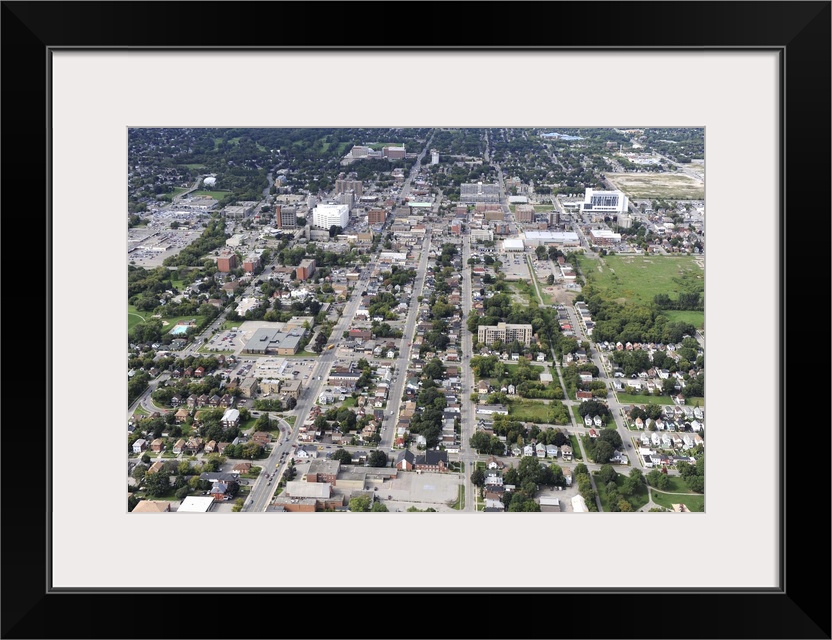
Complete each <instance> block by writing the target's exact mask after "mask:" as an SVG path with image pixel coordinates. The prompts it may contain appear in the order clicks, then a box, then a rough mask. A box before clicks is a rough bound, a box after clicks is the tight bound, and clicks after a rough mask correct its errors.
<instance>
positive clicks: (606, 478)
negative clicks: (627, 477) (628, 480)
mask: <svg viewBox="0 0 832 640" xmlns="http://www.w3.org/2000/svg"><path fill="white" fill-rule="evenodd" d="M598 477H599V478H600V479H601V481H602V482H603V483H604V484H606V483H608V482H613V483H614V482H615V479H616V478H617V477H618V474H617V473H616V471H615V469H614V468H613V466H612V465H611V464H605V465H603V466H602V467H601V469H600V470H599V471H598Z"/></svg>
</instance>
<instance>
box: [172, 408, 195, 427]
mask: <svg viewBox="0 0 832 640" xmlns="http://www.w3.org/2000/svg"><path fill="white" fill-rule="evenodd" d="M190 415H191V412H190V411H188V410H187V409H186V408H185V407H182V408H181V409H179V410H178V411H177V412H176V414H175V415H174V417H175V418H176V423H177V424H182V423H183V422H185V420H187V419H188V417H189V416H190Z"/></svg>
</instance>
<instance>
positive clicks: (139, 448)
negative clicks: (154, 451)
mask: <svg viewBox="0 0 832 640" xmlns="http://www.w3.org/2000/svg"><path fill="white" fill-rule="evenodd" d="M146 450H147V440H145V439H144V438H139V439H138V440H136V441H135V442H133V453H142V452H143V451H146Z"/></svg>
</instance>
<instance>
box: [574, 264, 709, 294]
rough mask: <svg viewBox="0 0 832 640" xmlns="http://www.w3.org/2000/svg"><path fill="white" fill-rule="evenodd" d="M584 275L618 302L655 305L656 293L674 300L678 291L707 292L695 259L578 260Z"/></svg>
mask: <svg viewBox="0 0 832 640" xmlns="http://www.w3.org/2000/svg"><path fill="white" fill-rule="evenodd" d="M578 264H579V265H580V269H581V273H582V274H583V275H584V278H586V280H587V281H588V282H589V283H591V284H592V285H593V286H594V287H596V288H597V289H599V290H600V291H601V292H603V293H605V294H606V296H605V297H608V298H610V299H612V300H616V301H618V302H621V303H624V302H642V303H648V302H653V298H654V297H655V295H656V294H657V293H666V294H668V295H669V296H670V297H671V298H675V297H677V295H678V292H679V291H685V292H694V291H698V292H700V293H702V292H704V291H705V271H704V270H703V269H702V267H700V266H699V264H698V263H697V258H696V257H694V256H606V257H604V258H599V259H597V260H593V259H590V258H586V257H579V258H578Z"/></svg>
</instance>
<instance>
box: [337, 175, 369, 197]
mask: <svg viewBox="0 0 832 640" xmlns="http://www.w3.org/2000/svg"><path fill="white" fill-rule="evenodd" d="M346 191H354V192H355V198H356V200H357V199H358V198H360V197H361V196H362V195H364V184H363V183H362V182H361V180H345V179H338V180H336V181H335V193H345V192H346Z"/></svg>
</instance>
